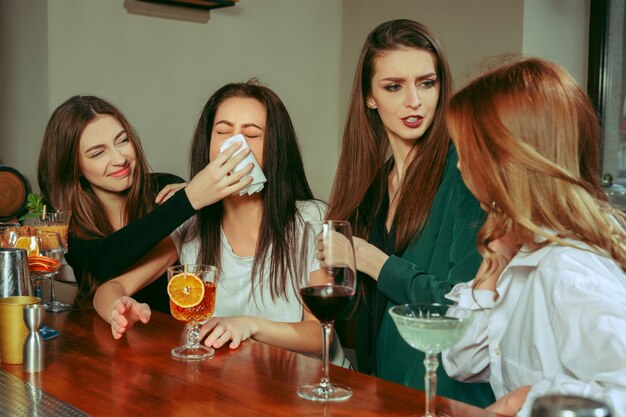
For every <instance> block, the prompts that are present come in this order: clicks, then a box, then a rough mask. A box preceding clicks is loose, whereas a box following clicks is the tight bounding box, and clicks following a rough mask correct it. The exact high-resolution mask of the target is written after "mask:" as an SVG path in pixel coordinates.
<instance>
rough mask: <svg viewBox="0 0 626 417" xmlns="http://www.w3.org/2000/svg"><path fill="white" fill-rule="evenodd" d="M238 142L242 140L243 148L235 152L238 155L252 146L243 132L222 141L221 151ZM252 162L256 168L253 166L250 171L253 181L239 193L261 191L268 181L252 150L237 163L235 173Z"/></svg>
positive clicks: (249, 193)
mask: <svg viewBox="0 0 626 417" xmlns="http://www.w3.org/2000/svg"><path fill="white" fill-rule="evenodd" d="M236 142H241V148H239V150H238V151H237V152H236V153H235V155H237V154H238V153H239V152H241V151H243V150H244V149H246V148H249V147H250V146H249V145H248V142H247V141H246V138H245V136H244V135H242V134H238V135H235V136H233V137H230V138H228V139H226V141H225V142H224V143H222V146H220V152H223V151H224V149H226V148H228V147H229V146H230V145H232V144H233V143H236ZM235 155H233V156H235ZM250 163H252V164H254V168H252V172H251V173H250V176H251V177H252V182H251V183H250V185H248V186H247V187H246V188H244V189H242V190H241V191H239V195H244V194H248V195H252V194H254V193H258V192H259V191H261V190H262V189H263V187H264V184H265V183H266V182H267V178H265V174H263V170H262V169H261V166H260V165H259V161H257V160H256V157H255V156H254V154H253V153H252V152H250V153H249V154H248V156H246V157H245V158H244V159H243V160H242V161H241V162H240V163H239V164H237V166H236V167H235V169H233V171H232V173H233V174H234V173H235V172H237V171H241V170H242V169H244V168H245V167H246V165H248V164H250Z"/></svg>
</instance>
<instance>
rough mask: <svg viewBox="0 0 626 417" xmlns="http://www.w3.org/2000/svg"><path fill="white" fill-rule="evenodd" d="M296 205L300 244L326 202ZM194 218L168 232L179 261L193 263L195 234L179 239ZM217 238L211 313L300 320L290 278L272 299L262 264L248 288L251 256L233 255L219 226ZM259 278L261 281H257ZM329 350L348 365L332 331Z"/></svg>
mask: <svg viewBox="0 0 626 417" xmlns="http://www.w3.org/2000/svg"><path fill="white" fill-rule="evenodd" d="M297 209H298V213H299V216H300V218H301V219H298V220H297V234H296V242H297V244H298V245H300V243H301V242H302V233H303V231H304V225H305V224H306V222H307V221H322V220H323V219H324V214H325V212H326V205H325V204H324V203H322V202H320V201H316V200H307V201H299V202H297ZM195 222H196V219H195V217H193V218H192V219H190V220H188V221H187V222H186V223H185V224H183V225H182V226H181V227H179V228H178V229H177V230H176V231H174V233H173V234H172V239H173V240H174V244H175V245H176V249H177V250H178V255H179V258H180V262H181V264H182V263H187V264H193V263H196V260H197V258H198V253H199V251H200V237H199V236H196V237H195V238H194V239H193V240H191V241H188V242H182V238H183V237H184V230H185V228H186V227H195ZM221 238H222V250H221V253H220V261H221V268H220V269H221V270H220V277H219V280H218V284H217V292H216V298H215V313H214V315H215V316H216V317H230V316H241V315H247V316H255V317H262V318H264V319H267V320H272V321H279V322H292V323H294V322H299V321H302V318H303V314H304V309H303V307H302V304H301V302H300V298H299V295H298V288H297V287H296V288H294V284H293V281H292V280H291V278H288V279H287V282H286V285H287V289H286V293H287V298H283V297H275V299H274V300H272V297H271V292H270V286H269V278H270V277H269V267H267V266H266V268H265V271H264V274H265V276H264V277H263V278H264V279H263V280H258V279H257V280H255V287H254V288H252V278H251V277H252V263H253V261H254V257H253V256H246V257H241V256H237V255H236V254H235V253H234V252H233V250H232V248H231V246H230V244H229V243H228V240H227V239H226V235H225V234H224V231H223V230H222V231H221ZM270 251H271V248H270ZM299 253H300V251H299V248H298V250H296V252H295V253H294V254H293V256H298V254H299ZM270 255H271V252H268V258H269V256H270ZM306 262H307V263H308V264H309V265H312V264H313V263H315V262H317V261H316V260H315V258H314V253H311V256H310V259H307V260H306ZM303 279H306V277H303ZM261 281H262V284H260V282H261ZM260 285H263V291H261V288H260ZM320 331H321V330H320ZM332 350H333V352H332V353H331V361H332V363H334V364H338V365H342V366H349V363H348V362H347V360H345V356H344V354H343V351H342V350H341V346H340V345H339V339H338V337H336V335H335V338H334V340H333V348H332ZM344 360H345V361H344Z"/></svg>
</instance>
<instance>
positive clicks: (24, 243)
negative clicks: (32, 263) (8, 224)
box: [15, 236, 39, 256]
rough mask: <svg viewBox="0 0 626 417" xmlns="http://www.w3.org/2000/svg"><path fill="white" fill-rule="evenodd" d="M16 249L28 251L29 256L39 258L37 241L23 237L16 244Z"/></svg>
mask: <svg viewBox="0 0 626 417" xmlns="http://www.w3.org/2000/svg"><path fill="white" fill-rule="evenodd" d="M15 247H16V248H20V249H26V252H28V254H27V256H38V255H39V245H37V240H35V239H34V238H32V237H28V236H21V237H19V238H17V241H16V242H15Z"/></svg>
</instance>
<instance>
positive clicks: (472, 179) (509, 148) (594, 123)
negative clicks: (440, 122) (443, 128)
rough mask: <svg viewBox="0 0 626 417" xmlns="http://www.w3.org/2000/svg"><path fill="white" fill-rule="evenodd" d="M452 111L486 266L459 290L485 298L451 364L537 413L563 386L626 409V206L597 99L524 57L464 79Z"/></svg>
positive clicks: (472, 303) (471, 301)
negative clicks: (608, 166)
mask: <svg viewBox="0 0 626 417" xmlns="http://www.w3.org/2000/svg"><path fill="white" fill-rule="evenodd" d="M447 119H448V125H449V127H450V132H451V134H452V138H453V140H454V143H455V144H456V146H457V149H458V151H459V169H460V170H461V173H462V175H463V179H464V180H465V183H466V184H467V186H468V188H469V189H470V190H471V191H472V193H473V194H474V195H475V196H476V198H477V199H478V200H479V201H480V202H481V203H482V204H483V205H484V206H485V207H488V208H489V211H488V216H487V220H486V222H485V224H484V226H483V227H482V228H481V230H480V232H479V235H478V236H479V239H478V242H479V245H478V250H479V252H480V253H481V254H482V255H483V257H484V258H485V268H484V269H482V268H481V272H480V273H479V274H478V275H477V277H476V279H475V280H474V281H473V282H472V283H463V284H459V285H458V286H455V287H454V289H453V291H452V292H451V293H450V295H449V298H451V299H453V300H455V301H458V302H459V303H460V304H461V305H462V306H464V307H468V308H473V309H475V310H477V311H476V317H475V319H474V321H473V322H472V324H471V325H470V326H471V328H470V330H469V331H468V333H467V336H466V337H465V338H464V340H462V341H461V342H460V343H459V344H457V345H456V346H455V347H453V348H452V349H451V350H450V351H448V353H447V354H446V355H445V356H444V364H445V365H446V368H447V369H448V371H449V372H450V373H451V375H454V376H455V377H456V378H458V379H460V380H465V381H489V382H490V383H491V386H492V388H493V391H494V393H495V394H496V397H497V398H498V401H497V402H496V404H494V405H493V406H492V407H490V409H491V410H493V411H496V412H498V413H500V414H504V415H514V414H516V413H517V414H516V415H517V416H524V417H525V416H528V415H530V412H531V406H532V403H533V401H534V399H535V398H537V397H538V396H542V395H545V394H549V393H554V392H557V393H559V394H567V395H578V396H585V397H593V398H596V399H600V400H603V401H606V402H607V403H608V404H609V405H611V406H612V408H613V410H614V414H611V415H616V416H625V415H626V413H625V410H626V335H625V334H624V329H626V302H625V300H626V274H625V273H624V271H626V234H625V232H624V230H625V228H624V227H625V226H626V215H624V213H622V212H620V211H618V210H616V209H613V208H611V207H610V206H609V205H608V204H607V202H606V196H605V195H604V193H603V192H602V189H601V188H600V169H599V162H600V129H599V123H598V120H597V116H596V113H595V111H594V109H593V106H592V105H591V102H590V101H589V99H588V98H587V96H586V94H585V93H584V91H583V90H582V89H581V88H580V87H579V86H578V85H577V84H576V81H575V80H574V79H573V78H572V77H571V76H570V75H569V74H568V73H567V72H566V71H565V70H564V69H563V68H561V67H559V66H558V65H556V64H553V63H550V62H547V61H545V60H541V59H537V58H522V59H518V60H515V61H514V62H512V63H508V64H505V65H502V66H501V67H498V68H496V69H494V70H492V71H490V72H488V73H486V74H485V75H482V76H481V77H479V78H477V79H476V80H474V81H472V82H471V83H470V84H469V85H468V86H466V87H465V88H463V89H462V90H461V91H459V92H458V93H457V94H456V95H455V96H454V97H453V98H452V100H451V104H450V108H449V111H448V113H447ZM520 409H521V411H519V410H520Z"/></svg>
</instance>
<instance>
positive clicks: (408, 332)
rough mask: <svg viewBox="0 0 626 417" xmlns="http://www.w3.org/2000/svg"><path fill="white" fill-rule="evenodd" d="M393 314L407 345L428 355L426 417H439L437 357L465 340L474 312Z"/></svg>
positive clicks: (437, 308) (430, 308) (410, 307)
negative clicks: (437, 406)
mask: <svg viewBox="0 0 626 417" xmlns="http://www.w3.org/2000/svg"><path fill="white" fill-rule="evenodd" d="M389 314H390V315H391V318H392V319H393V321H394V323H395V324H396V327H397V328H398V332H400V335H401V336H402V338H403V339H404V341H405V342H407V343H408V344H409V345H410V346H411V347H412V348H414V349H417V350H420V351H422V352H424V353H425V355H426V358H425V359H424V366H425V367H426V373H425V375H424V386H425V388H426V410H425V413H424V415H423V417H435V416H436V414H435V397H436V394H437V367H438V366H439V360H438V359H437V355H438V354H439V353H441V352H442V351H444V350H446V349H449V348H451V347H452V346H454V345H455V344H456V343H457V342H458V341H459V340H461V338H462V337H463V335H464V334H465V332H466V331H467V329H468V327H469V325H470V323H471V321H472V318H473V312H472V311H471V310H469V309H466V308H461V307H458V306H457V305H454V304H450V305H446V304H405V305H399V306H395V307H391V308H390V309H389Z"/></svg>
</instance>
